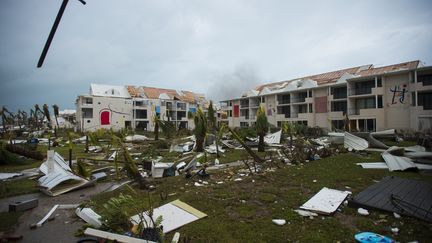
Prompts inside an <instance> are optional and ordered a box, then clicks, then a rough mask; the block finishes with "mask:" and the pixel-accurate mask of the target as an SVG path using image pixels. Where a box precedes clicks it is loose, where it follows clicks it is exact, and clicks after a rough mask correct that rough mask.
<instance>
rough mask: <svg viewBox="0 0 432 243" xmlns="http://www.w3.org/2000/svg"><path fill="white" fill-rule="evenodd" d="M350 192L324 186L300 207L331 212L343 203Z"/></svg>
mask: <svg viewBox="0 0 432 243" xmlns="http://www.w3.org/2000/svg"><path fill="white" fill-rule="evenodd" d="M348 194H350V192H347V191H339V190H334V189H329V188H327V187H323V188H322V189H321V190H320V191H319V192H318V193H317V194H315V195H314V196H313V197H312V198H311V199H309V201H307V202H306V203H304V204H303V205H302V206H301V207H300V208H301V209H305V210H310V211H314V212H317V213H321V214H331V213H334V212H335V211H336V209H338V207H339V205H341V203H342V202H343V201H344V200H345V198H346V197H347V196H348Z"/></svg>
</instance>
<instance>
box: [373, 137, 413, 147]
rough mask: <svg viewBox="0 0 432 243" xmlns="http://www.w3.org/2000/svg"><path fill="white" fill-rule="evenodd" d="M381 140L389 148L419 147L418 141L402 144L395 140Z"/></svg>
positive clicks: (406, 141)
mask: <svg viewBox="0 0 432 243" xmlns="http://www.w3.org/2000/svg"><path fill="white" fill-rule="evenodd" d="M380 140H381V141H382V142H383V143H385V144H386V145H388V146H398V147H409V146H414V145H417V142H416V141H408V140H404V141H402V142H396V141H395V140H394V139H389V138H386V139H380Z"/></svg>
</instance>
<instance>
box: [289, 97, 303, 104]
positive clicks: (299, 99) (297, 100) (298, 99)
mask: <svg viewBox="0 0 432 243" xmlns="http://www.w3.org/2000/svg"><path fill="white" fill-rule="evenodd" d="M305 101H306V97H297V98H294V99H293V100H292V102H293V103H300V102H305Z"/></svg>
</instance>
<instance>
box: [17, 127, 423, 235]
mask: <svg viewBox="0 0 432 243" xmlns="http://www.w3.org/2000/svg"><path fill="white" fill-rule="evenodd" d="M216 130H217V129H213V131H212V132H213V133H215V132H216ZM274 132H277V130H276V131H274ZM59 134H61V131H60V132H59ZM321 134H322V131H321V130H320V129H316V128H307V127H305V126H302V125H295V126H294V128H289V129H288V128H286V129H284V133H283V134H282V138H281V141H282V142H281V143H280V144H267V146H266V149H265V150H266V151H265V152H257V151H256V149H255V147H256V144H257V143H258V141H257V140H258V139H257V134H256V132H255V133H254V128H245V129H236V130H235V131H231V132H228V133H223V134H220V135H219V137H220V143H219V146H220V148H218V147H216V148H214V147H211V145H212V142H211V140H212V139H213V140H215V141H219V138H218V137H216V138H211V136H209V134H206V135H205V138H204V141H203V148H204V150H205V151H206V152H205V153H204V154H203V156H202V157H200V158H199V159H197V162H198V164H197V165H196V166H193V167H192V169H191V173H192V175H193V176H191V177H190V178H185V176H184V174H182V173H184V170H183V169H184V168H185V167H179V168H177V167H176V166H177V165H179V164H180V163H181V162H185V164H186V166H187V165H188V164H189V163H190V162H191V161H192V160H193V159H194V158H195V157H198V154H199V153H196V152H195V150H194V146H192V145H193V143H194V142H196V141H197V139H196V138H194V137H193V136H192V137H187V138H185V136H180V137H175V136H173V137H172V138H167V137H166V136H165V135H166V134H164V133H162V134H161V135H162V136H160V137H159V139H158V140H152V138H151V137H150V136H148V137H147V136H146V137H147V138H148V139H144V138H142V137H133V135H132V134H130V132H128V131H121V132H116V133H115V132H113V131H102V130H101V131H97V132H95V133H89V134H87V136H88V137H87V139H86V138H85V137H84V138H83V137H82V136H74V137H75V138H74V139H75V141H73V142H72V140H73V139H71V138H68V139H66V136H64V137H65V139H61V138H58V139H57V140H58V141H59V146H58V147H55V148H54V149H55V150H56V151H57V152H59V153H60V154H61V155H62V156H63V157H64V158H65V160H66V161H68V160H69V150H70V149H71V150H72V158H71V159H73V160H75V159H77V161H78V162H77V163H73V166H72V170H73V171H74V173H76V174H79V175H81V176H82V177H86V178H89V177H90V175H89V172H90V173H91V171H92V170H95V169H104V168H105V167H109V168H108V169H104V170H103V171H105V172H106V174H107V178H106V179H105V182H110V183H114V184H117V183H118V182H123V181H127V180H133V181H134V182H133V183H132V187H133V188H134V191H130V190H129V189H125V188H119V189H117V190H115V191H112V192H107V193H103V194H100V195H97V196H95V197H93V199H92V202H91V203H90V204H89V206H91V207H92V208H93V209H94V210H95V211H96V212H98V213H100V214H101V215H102V216H103V218H102V221H104V222H107V224H105V225H104V228H103V229H104V230H107V231H111V232H116V233H125V232H129V231H131V230H135V232H136V229H132V225H131V224H130V223H129V221H128V219H129V218H130V216H131V215H133V214H137V213H138V212H139V211H141V212H143V211H145V210H146V209H149V208H152V207H158V206H160V205H163V204H164V203H167V202H169V201H172V200H175V199H180V200H182V201H184V202H187V203H188V204H190V205H191V206H193V207H196V208H197V209H199V210H201V211H203V212H205V213H207V214H208V217H207V218H205V219H202V220H200V221H198V222H195V223H191V224H188V225H185V226H183V227H182V228H181V229H179V231H180V232H181V234H182V239H183V240H184V241H187V240H190V241H191V242H208V241H211V242H219V241H228V242H269V241H272V242H280V241H302V242H305V241H306V242H314V241H335V240H339V241H351V240H352V239H353V234H354V233H357V232H360V231H374V232H377V233H381V234H384V235H389V236H392V237H393V238H395V239H397V240H401V241H409V240H420V241H421V240H422V239H427V238H429V237H431V235H429V234H428V233H424V232H428V230H429V232H430V230H431V228H430V225H428V224H426V223H424V222H421V221H418V220H415V219H412V218H410V217H403V218H402V219H394V218H392V215H391V214H388V213H383V212H378V211H375V212H372V214H371V215H370V216H369V217H363V216H359V215H357V213H356V211H355V209H352V208H349V207H345V206H342V207H341V211H339V212H336V214H335V215H334V216H319V217H318V218H314V219H309V218H303V217H301V216H299V215H297V213H295V212H294V211H292V210H293V209H297V208H298V207H299V206H300V205H302V203H304V202H305V201H306V200H307V199H309V198H310V197H311V196H313V195H314V194H315V193H317V192H318V191H319V190H320V189H321V188H322V187H323V186H326V187H331V188H335V189H338V190H350V191H352V192H353V193H357V192H359V191H361V190H362V189H363V188H365V187H366V186H369V185H371V183H373V181H374V180H380V179H381V178H382V177H384V176H386V175H392V174H391V173H390V172H389V171H387V170H364V169H361V168H359V166H357V165H355V163H356V162H365V161H366V162H367V161H370V162H375V161H382V158H381V157H380V155H379V154H378V153H366V152H363V153H347V150H346V149H345V148H344V147H343V146H342V145H335V144H328V145H325V146H324V145H322V144H320V141H316V140H314V138H317V137H319V136H320V135H321ZM127 135H129V136H132V138H131V139H132V140H128V139H127ZM150 135H151V134H150ZM134 139H143V140H139V141H138V140H135V141H134ZM194 139H195V140H194ZM66 142H69V143H66ZM189 142H190V143H189ZM213 145H214V143H213ZM47 147H48V146H47V145H43V144H40V145H38V146H37V148H36V151H40V152H42V153H43V154H45V153H46V150H47ZM219 149H222V150H223V151H224V152H220V158H217V157H216V156H217V155H216V153H215V151H219ZM216 159H217V161H218V163H219V164H217V163H216ZM231 162H239V163H237V164H236V163H231ZM158 163H160V164H171V163H173V164H172V165H169V167H167V169H166V171H164V172H163V174H162V178H152V177H151V175H152V174H151V173H152V172H153V170H152V166H154V165H157V164H158ZM199 163H201V166H203V165H204V164H205V167H207V168H208V169H207V170H206V172H205V173H204V174H199V171H200V170H201V168H203V167H200V166H199ZM224 164H227V165H224ZM168 172H169V173H168ZM342 172H343V173H342ZM176 173H180V176H174V175H176ZM206 174H207V175H206ZM205 175H206V176H205ZM168 176H169V177H168ZM398 176H403V177H407V178H418V179H423V180H424V179H425V180H430V178H429V177H427V176H424V175H423V174H421V173H410V172H401V173H400V174H398ZM33 182H34V181H33ZM9 186H10V185H9ZM32 186H33V190H34V183H33V184H32ZM126 188H127V187H126ZM148 198H152V199H153V202H152V203H151V202H148ZM138 206H139V207H138ZM116 215H118V217H117V218H116ZM382 215H385V216H382ZM274 218H283V219H286V220H287V222H288V223H287V224H286V225H284V226H277V225H274V224H272V223H271V220H272V219H274ZM383 219H385V221H384V220H383ZM155 220H156V219H155ZM162 220H163V219H162ZM221 222H223V223H221ZM117 223H118V224H119V225H117ZM156 225H158V224H156ZM395 226H398V227H400V228H401V229H403V230H402V231H401V232H400V234H399V235H392V233H391V231H390V228H391V227H395ZM316 229H319V230H316ZM138 231H139V230H138ZM156 232H157V231H156ZM422 232H423V233H422ZM173 233H174V232H171V233H169V234H168V235H166V236H165V238H166V239H171V238H172V235H173ZM141 235H142V233H139V232H137V233H135V236H137V237H140V236H141Z"/></svg>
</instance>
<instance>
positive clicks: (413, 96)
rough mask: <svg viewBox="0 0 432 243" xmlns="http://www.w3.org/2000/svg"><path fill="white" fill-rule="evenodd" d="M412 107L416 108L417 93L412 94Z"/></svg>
mask: <svg viewBox="0 0 432 243" xmlns="http://www.w3.org/2000/svg"><path fill="white" fill-rule="evenodd" d="M411 105H412V106H416V94H415V92H411Z"/></svg>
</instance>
